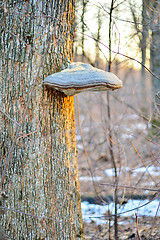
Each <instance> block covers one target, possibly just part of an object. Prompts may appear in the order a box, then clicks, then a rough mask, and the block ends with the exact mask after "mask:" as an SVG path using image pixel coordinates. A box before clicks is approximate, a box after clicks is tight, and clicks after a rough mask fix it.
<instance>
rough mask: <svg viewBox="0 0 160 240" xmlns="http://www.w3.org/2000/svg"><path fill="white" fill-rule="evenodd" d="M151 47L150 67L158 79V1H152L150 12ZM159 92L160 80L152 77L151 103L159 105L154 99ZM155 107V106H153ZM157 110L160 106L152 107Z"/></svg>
mask: <svg viewBox="0 0 160 240" xmlns="http://www.w3.org/2000/svg"><path fill="white" fill-rule="evenodd" d="M151 30H152V38H151V46H150V66H151V71H152V72H153V73H154V74H156V75H157V76H158V77H160V0H152V11H151ZM159 90H160V80H158V79H157V78H155V77H153V78H152V92H153V101H154V100H155V101H156V103H158V104H160V100H159V99H158V98H157V97H155V96H156V93H157V92H158V91H159ZM153 106H155V104H153ZM156 108H159V110H160V105H157V106H156V107H154V110H155V111H157V109H156Z"/></svg>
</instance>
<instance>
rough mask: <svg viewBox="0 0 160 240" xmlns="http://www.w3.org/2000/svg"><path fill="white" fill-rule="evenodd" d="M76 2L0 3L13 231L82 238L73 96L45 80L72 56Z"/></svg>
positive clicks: (0, 107)
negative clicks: (46, 83)
mask: <svg viewBox="0 0 160 240" xmlns="http://www.w3.org/2000/svg"><path fill="white" fill-rule="evenodd" d="M74 4H75V1H74V0H66V1H62V0H43V1H42V0H41V1H38V0H37V1H32V0H28V1H11V0H6V1H4V2H3V4H2V8H1V9H0V18H1V23H2V25H0V28H1V29H0V30H1V36H0V51H1V52H0V55H1V57H2V58H1V59H0V68H1V78H0V155H1V156H0V157H1V166H2V167H1V174H2V182H1V187H2V189H1V193H2V194H1V202H0V204H1V205H2V207H3V209H2V208H1V213H2V215H1V225H2V226H1V228H3V230H2V229H1V231H0V232H3V231H4V232H5V234H7V235H9V236H10V237H12V238H14V239H60V240H62V239H65V240H66V239H84V235H83V224H82V216H81V205H80V204H81V201H80V189H79V179H78V165H77V157H76V141H75V122H74V98H73V97H66V96H65V95H63V94H62V93H59V92H56V91H54V90H48V89H44V87H43V84H42V81H43V79H44V77H46V76H47V75H50V74H52V73H54V72H56V71H59V70H60V69H61V68H62V66H63V67H65V66H66V64H67V62H68V60H72V55H73V38H74V10H75V9H74ZM27 104H28V105H27ZM25 108H27V112H26V114H25ZM21 124H22V127H21V126H20V125H21ZM20 130H21V131H20ZM15 136H16V139H15ZM15 140H16V142H15V145H14V141H15ZM11 147H12V148H13V151H11ZM11 153H12V155H11ZM10 156H11V157H10ZM8 159H10V161H9V164H8V166H7V164H6V162H7V160H8ZM5 167H6V172H5ZM8 239H9V238H8Z"/></svg>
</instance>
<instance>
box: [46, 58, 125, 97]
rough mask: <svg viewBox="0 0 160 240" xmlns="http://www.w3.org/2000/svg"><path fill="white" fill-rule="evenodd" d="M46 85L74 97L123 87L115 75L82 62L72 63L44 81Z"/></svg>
mask: <svg viewBox="0 0 160 240" xmlns="http://www.w3.org/2000/svg"><path fill="white" fill-rule="evenodd" d="M44 85H45V86H47V87H48V88H54V89H56V90H58V91H61V92H63V93H64V94H65V95H67V96H73V95H75V94H78V93H80V92H85V91H106V90H115V89H119V88H121V87H122V86H123V84H122V81H121V80H119V78H118V77H117V76H115V75H114V74H113V73H110V72H106V71H103V70H100V69H98V68H95V67H92V66H91V65H90V64H87V63H82V62H72V63H70V64H69V66H68V68H66V69H65V70H62V71H61V72H58V73H54V74H52V75H50V76H48V77H46V78H45V79H44Z"/></svg>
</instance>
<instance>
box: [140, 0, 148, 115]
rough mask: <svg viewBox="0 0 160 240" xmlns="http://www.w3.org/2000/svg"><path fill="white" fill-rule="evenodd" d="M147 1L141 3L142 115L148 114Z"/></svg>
mask: <svg viewBox="0 0 160 240" xmlns="http://www.w3.org/2000/svg"><path fill="white" fill-rule="evenodd" d="M148 4H149V2H148V0H143V2H142V38H141V55H142V66H141V110H142V111H143V113H144V114H146V115H147V114H148V104H147V92H146V91H147V90H146V74H145V68H144V67H143V65H145V63H146V49H147V38H148V25H149V18H148V15H147V10H148Z"/></svg>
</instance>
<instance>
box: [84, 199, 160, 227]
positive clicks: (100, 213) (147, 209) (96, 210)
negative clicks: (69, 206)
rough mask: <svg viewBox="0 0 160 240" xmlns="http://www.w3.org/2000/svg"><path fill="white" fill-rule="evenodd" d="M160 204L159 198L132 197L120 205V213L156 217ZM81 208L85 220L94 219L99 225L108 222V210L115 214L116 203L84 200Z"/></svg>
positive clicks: (122, 214) (159, 210)
mask: <svg viewBox="0 0 160 240" xmlns="http://www.w3.org/2000/svg"><path fill="white" fill-rule="evenodd" d="M159 205H160V201H159V200H157V199H156V200H154V201H152V202H150V201H149V200H148V199H145V200H131V199H130V200H129V201H128V202H127V203H126V204H123V205H122V206H119V205H118V214H120V216H123V217H129V216H135V214H137V216H138V217H140V216H146V217H147V216H151V217H154V216H155V215H156V216H160V206H159ZM81 208H82V217H83V220H84V222H88V223H90V222H91V221H94V222H95V223H96V224H97V225H99V224H104V223H106V221H107V218H106V220H105V218H104V215H105V214H107V212H108V211H110V213H111V214H114V203H110V204H109V205H98V204H90V203H89V202H87V201H84V202H82V204H81ZM134 208H138V209H134ZM131 210H132V211H131ZM111 224H112V222H111Z"/></svg>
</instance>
